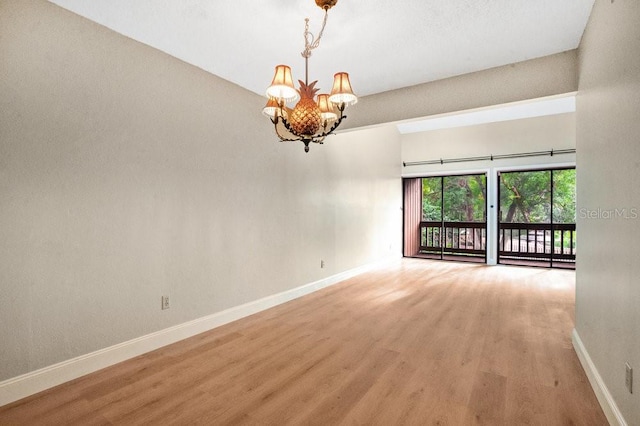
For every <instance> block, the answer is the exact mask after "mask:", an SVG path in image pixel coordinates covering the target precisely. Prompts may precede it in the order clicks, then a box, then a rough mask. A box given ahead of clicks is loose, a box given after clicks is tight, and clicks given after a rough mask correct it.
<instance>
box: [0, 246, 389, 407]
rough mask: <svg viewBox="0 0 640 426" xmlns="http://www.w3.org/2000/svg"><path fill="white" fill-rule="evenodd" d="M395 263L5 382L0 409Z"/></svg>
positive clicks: (289, 292)
mask: <svg viewBox="0 0 640 426" xmlns="http://www.w3.org/2000/svg"><path fill="white" fill-rule="evenodd" d="M397 259H398V257H396V256H393V257H392V258H389V259H387V260H384V261H379V262H375V263H371V264H368V265H364V266H361V267H358V268H355V269H351V270H348V271H345V272H342V273H339V274H336V275H333V276H330V277H327V278H323V279H321V280H319V281H315V282H312V283H309V284H306V285H303V286H300V287H297V288H293V289H291V290H287V291H283V292H282V293H278V294H274V295H271V296H267V297H265V298H263V299H259V300H255V301H253V302H249V303H245V304H244V305H240V306H236V307H233V308H230V309H226V310H224V311H221V312H217V313H215V314H212V315H208V316H206V317H202V318H198V319H196V320H193V321H189V322H186V323H183V324H178V325H176V326H173V327H169V328H166V329H164V330H160V331H157V332H155V333H151V334H147V335H145V336H141V337H138V338H136V339H132V340H129V341H127V342H123V343H119V344H117V345H114V346H110V347H108V348H104V349H100V350H98V351H95V352H91V353H89V354H86V355H82V356H79V357H76V358H72V359H69V360H66V361H63V362H60V363H57V364H54V365H50V366H48V367H45V368H42V369H40V370H36V371H32V372H29V373H26V374H23V375H21V376H18V377H14V378H11V379H8V380H5V381H3V382H0V406H3V405H6V404H9V403H11V402H14V401H17V400H19V399H22V398H25V397H27V396H30V395H33V394H36V393H38V392H41V391H43V390H46V389H49V388H52V387H54V386H57V385H60V384H62V383H65V382H68V381H70V380H73V379H77V378H78V377H81V376H84V375H86V374H89V373H93V372H95V371H98V370H100V369H103V368H106V367H109V366H111V365H114V364H117V363H119V362H122V361H125V360H127V359H131V358H134V357H136V356H138V355H142V354H144V353H147V352H150V351H153V350H155V349H158V348H161V347H163V346H166V345H169V344H171V343H175V342H178V341H180V340H183V339H186V338H188V337H191V336H195V335H196V334H200V333H203V332H205V331H208V330H211V329H213V328H216V327H219V326H221V325H224V324H227V323H229V322H232V321H235V320H238V319H241V318H244V317H247V316H249V315H253V314H255V313H257V312H260V311H264V310H266V309H269V308H272V307H274V306H277V305H280V304H282V303H285V302H288V301H290V300H293V299H296V298H298V297H302V296H305V295H307V294H310V293H313V292H315V291H318V290H320V289H323V288H325V287H329V286H331V285H334V284H337V283H339V282H341V281H344V280H346V279H349V278H351V277H354V276H356V275H359V274H361V273H363V272H366V271H368V270H370V269H373V268H374V267H377V266H380V265H382V264H384V263H387V262H389V261H391V260H394V261H395V260H397Z"/></svg>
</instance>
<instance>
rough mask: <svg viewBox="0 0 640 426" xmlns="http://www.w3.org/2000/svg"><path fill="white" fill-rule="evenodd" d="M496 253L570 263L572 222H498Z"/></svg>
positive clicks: (573, 252) (573, 253)
mask: <svg viewBox="0 0 640 426" xmlns="http://www.w3.org/2000/svg"><path fill="white" fill-rule="evenodd" d="M498 255H499V257H500V258H503V259H526V260H541V261H549V262H554V261H558V262H563V263H574V262H575V260H576V224H575V223H554V224H553V225H552V224H550V223H501V224H500V231H499V241H498Z"/></svg>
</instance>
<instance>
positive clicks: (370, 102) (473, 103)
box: [344, 50, 578, 128]
mask: <svg viewBox="0 0 640 426" xmlns="http://www.w3.org/2000/svg"><path fill="white" fill-rule="evenodd" d="M445 60H446V59H445ZM577 89H578V73H577V52H576V51H575V50H571V51H568V52H563V53H558V54H556V55H551V56H545V57H542V58H537V59H531V60H529V61H524V62H518V63H516V64H510V65H505V66H502V67H497V68H491V69H488V70H484V71H478V72H474V73H470V74H464V75H461V76H457V77H452V78H446V79H442V80H438V81H433V82H430V83H425V84H419V85H416V86H411V87H405V88H402V89H397V90H391V91H388V92H384V93H379V94H376V95H371V96H365V97H364V98H363V99H362V102H361V104H362V106H361V107H359V108H358V110H354V111H353V112H349V118H350V119H351V121H350V122H349V123H347V124H346V126H344V127H345V128H349V127H362V126H369V125H375V124H379V123H388V122H392V121H399V120H407V119H412V118H419V117H426V116H430V115H436V114H443V113H448V112H455V111H463V110H468V109H474V108H482V107H487V106H493V105H498V104H504V103H510V102H517V101H524V100H529V99H537V98H542V97H546V96H552V95H559V94H564V93H571V92H575V91H576V90H577Z"/></svg>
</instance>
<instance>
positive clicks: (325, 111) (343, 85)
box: [262, 0, 358, 152]
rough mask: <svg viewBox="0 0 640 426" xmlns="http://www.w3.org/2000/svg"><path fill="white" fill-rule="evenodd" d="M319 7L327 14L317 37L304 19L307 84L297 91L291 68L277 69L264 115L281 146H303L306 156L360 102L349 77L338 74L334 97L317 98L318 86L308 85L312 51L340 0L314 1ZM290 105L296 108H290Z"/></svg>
mask: <svg viewBox="0 0 640 426" xmlns="http://www.w3.org/2000/svg"><path fill="white" fill-rule="evenodd" d="M315 2H316V4H317V5H318V7H320V8H322V9H323V10H324V20H323V22H322V28H321V29H320V32H319V33H318V37H317V38H316V37H314V35H313V34H311V33H310V32H309V19H308V18H307V19H305V29H304V41H305V46H304V50H303V51H302V57H303V58H304V61H305V62H304V65H305V80H304V82H303V81H302V80H298V83H299V89H296V87H295V86H294V83H293V77H292V75H291V67H289V66H288V65H278V66H276V70H275V74H274V76H273V80H272V81H271V85H270V86H269V87H268V88H267V98H268V100H267V104H266V105H265V106H264V108H263V109H262V113H263V114H264V115H266V116H267V117H269V118H270V119H271V122H272V123H273V125H274V129H275V133H276V135H277V136H278V138H279V139H280V141H281V142H297V141H300V142H302V143H303V144H304V150H305V152H309V144H310V143H312V142H313V143H317V144H322V143H324V140H325V138H326V137H327V136H329V135H331V134H333V132H334V131H335V130H336V129H337V128H338V126H340V124H341V123H342V121H343V120H344V119H345V118H347V116H346V115H345V114H344V111H345V109H346V108H347V107H348V106H350V105H354V104H355V103H356V102H358V98H357V97H356V95H354V94H353V89H352V88H351V82H350V81H349V74H347V73H346V72H339V73H336V74H335V75H334V77H333V87H332V89H331V93H322V94H317V92H318V91H319V89H317V88H316V87H315V85H316V83H317V82H318V81H317V80H316V81H313V82H312V83H309V57H310V56H311V51H312V50H313V49H315V48H317V47H318V46H319V45H320V39H321V38H322V34H323V32H324V29H325V26H326V24H327V17H328V14H329V9H331V8H332V7H333V6H335V5H336V3H337V2H338V0H315ZM290 105H293V107H291V106H290Z"/></svg>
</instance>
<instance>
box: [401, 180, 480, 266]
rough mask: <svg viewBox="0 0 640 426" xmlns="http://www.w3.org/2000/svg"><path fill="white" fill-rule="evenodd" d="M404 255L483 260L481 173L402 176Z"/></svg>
mask: <svg viewBox="0 0 640 426" xmlns="http://www.w3.org/2000/svg"><path fill="white" fill-rule="evenodd" d="M404 185H405V253H404V254H405V256H410V257H426V258H436V259H456V260H468V261H479V262H485V261H486V251H487V250H486V237H487V220H486V218H487V201H486V200H487V189H486V187H487V178H486V175H485V174H470V175H456V176H437V177H426V178H413V179H405V183H404Z"/></svg>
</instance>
